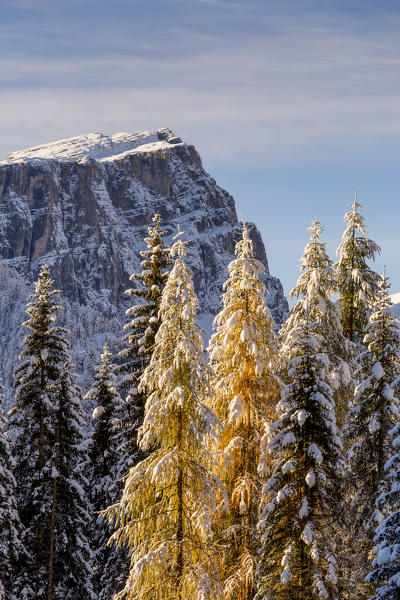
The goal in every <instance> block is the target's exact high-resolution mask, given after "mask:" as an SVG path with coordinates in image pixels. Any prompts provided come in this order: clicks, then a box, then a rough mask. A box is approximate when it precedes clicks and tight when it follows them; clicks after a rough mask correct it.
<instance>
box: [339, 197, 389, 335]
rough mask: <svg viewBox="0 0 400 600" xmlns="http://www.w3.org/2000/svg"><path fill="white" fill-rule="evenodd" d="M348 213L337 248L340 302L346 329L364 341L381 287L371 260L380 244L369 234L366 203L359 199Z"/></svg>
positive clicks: (377, 251) (349, 333)
mask: <svg viewBox="0 0 400 600" xmlns="http://www.w3.org/2000/svg"><path fill="white" fill-rule="evenodd" d="M350 206H351V210H350V211H349V212H347V213H346V214H345V216H344V222H345V223H346V224H347V227H346V229H345V231H344V233H343V237H342V241H341V243H340V245H339V247H338V249H337V254H338V255H339V260H338V262H337V263H336V264H335V270H336V278H337V288H338V302H339V306H340V309H341V314H342V324H343V332H344V335H345V336H346V337H348V338H349V339H350V340H351V341H352V342H356V343H361V342H362V339H363V337H364V332H365V327H366V325H367V321H368V309H369V308H370V307H371V306H372V304H373V302H374V298H375V295H376V293H377V290H378V283H379V275H378V274H377V273H375V272H374V271H372V270H371V269H370V267H369V266H368V264H367V260H374V259H375V256H376V254H379V253H380V251H381V249H380V247H379V246H378V245H377V244H376V243H375V242H374V241H372V240H370V239H369V238H368V237H367V233H366V229H365V224H364V217H363V216H362V215H361V211H362V208H363V207H362V206H361V204H359V203H358V202H357V192H356V193H355V199H354V202H352V204H350Z"/></svg>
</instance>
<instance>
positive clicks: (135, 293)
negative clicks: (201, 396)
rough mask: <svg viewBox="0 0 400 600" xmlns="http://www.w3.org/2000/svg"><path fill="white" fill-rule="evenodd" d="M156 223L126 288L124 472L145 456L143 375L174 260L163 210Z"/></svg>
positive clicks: (122, 421) (121, 431)
mask: <svg viewBox="0 0 400 600" xmlns="http://www.w3.org/2000/svg"><path fill="white" fill-rule="evenodd" d="M153 223H154V225H153V226H149V227H148V232H149V235H148V237H147V238H145V242H146V244H147V250H142V251H141V252H140V255H141V257H142V259H143V260H142V263H141V264H142V267H143V270H142V272H141V273H133V274H132V275H131V277H130V279H131V281H134V282H135V283H137V287H134V288H131V289H128V290H126V292H125V293H126V294H128V295H129V296H132V297H133V298H134V299H135V302H136V303H135V305H134V306H132V307H131V308H129V309H128V310H127V311H126V314H127V316H128V317H130V321H129V322H128V323H127V324H126V325H125V327H124V329H125V331H126V332H127V333H126V335H125V337H124V340H125V342H126V343H127V347H126V348H125V349H124V350H122V351H121V352H120V358H121V359H122V365H121V367H120V371H121V373H122V374H123V380H122V383H121V390H122V392H124V393H123V396H124V397H125V403H124V406H123V407H122V411H121V415H120V425H119V434H118V439H119V444H120V448H119V454H120V467H119V471H120V474H121V475H123V474H125V473H127V471H128V470H129V468H130V467H131V466H133V465H134V464H135V463H136V462H138V461H139V460H140V459H141V458H143V454H142V453H141V451H140V449H139V447H138V443H137V430H138V428H139V427H140V425H142V423H143V418H144V405H145V396H144V394H143V393H141V392H139V390H138V385H139V379H140V377H141V375H142V374H143V372H144V370H145V368H146V367H147V365H148V364H149V361H150V357H151V353H152V350H153V347H154V339H155V335H156V333H157V331H158V328H159V326H160V321H159V318H158V311H159V309H160V302H161V294H162V291H163V289H164V286H165V282H166V280H167V277H168V272H167V268H168V267H169V265H170V264H171V258H170V248H169V247H168V246H167V245H166V244H165V242H164V239H163V238H164V237H165V236H166V235H167V232H166V231H164V230H163V229H161V224H162V219H161V215H160V214H159V213H156V214H155V215H154V217H153Z"/></svg>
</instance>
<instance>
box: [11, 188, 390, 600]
mask: <svg viewBox="0 0 400 600" xmlns="http://www.w3.org/2000/svg"><path fill="white" fill-rule="evenodd" d="M344 221H345V230H344V233H343V237H342V240H341V242H340V245H339V247H338V251H337V262H335V263H333V261H332V260H331V258H330V257H329V256H328V254H327V250H326V245H325V243H324V242H323V241H322V240H321V235H322V232H323V228H322V226H321V224H320V223H319V222H318V221H317V220H315V219H314V220H313V221H312V224H311V226H310V228H309V232H310V239H309V242H308V243H307V245H306V247H305V249H304V253H303V255H302V257H301V259H300V263H299V269H300V276H299V279H298V281H297V284H296V286H295V287H294V289H293V290H292V291H291V292H290V296H291V297H292V298H293V300H294V303H293V308H292V309H291V311H290V313H289V315H288V317H287V319H286V321H285V322H284V323H283V325H282V327H281V328H280V330H279V331H277V327H276V325H275V323H274V321H273V318H272V316H271V313H270V310H269V308H268V306H267V302H266V297H267V293H268V290H267V289H266V286H265V284H264V283H263V275H264V271H265V268H264V266H263V264H262V263H261V262H260V261H259V260H257V259H256V258H255V256H254V249H253V243H252V241H251V237H250V232H249V228H248V227H247V226H246V224H245V223H244V222H243V226H242V228H241V232H240V239H239V241H238V242H237V244H236V249H235V258H234V259H233V260H232V261H231V263H230V264H229V266H228V272H227V278H226V281H225V283H224V287H223V293H222V298H221V309H220V312H219V313H218V314H217V315H216V317H215V321H214V328H213V334H212V336H211V339H210V341H209V343H208V347H207V348H205V347H204V332H203V331H202V330H201V328H200V327H199V326H198V324H197V323H196V314H197V309H198V301H197V298H196V294H195V286H194V282H193V278H192V275H191V273H190V270H189V268H188V266H187V264H186V260H185V257H186V255H187V253H189V252H190V240H186V239H185V234H184V232H181V231H180V230H179V229H178V232H177V234H176V235H175V237H174V240H173V243H172V245H171V247H170V246H168V245H167V244H166V242H165V240H164V238H165V237H166V232H165V231H164V229H163V224H162V219H161V217H160V215H159V214H158V213H157V214H156V215H155V216H154V217H153V222H152V224H151V225H150V226H149V227H148V237H147V238H146V239H145V242H146V245H147V249H146V250H143V251H142V252H141V259H142V263H141V264H142V271H141V272H140V273H133V274H132V276H131V281H132V288H131V289H128V290H126V293H127V294H128V295H129V296H130V297H131V298H132V303H131V307H130V308H129V309H128V310H127V313H126V315H127V322H126V325H125V330H124V332H121V338H122V339H123V342H124V349H123V350H122V351H121V352H120V353H119V355H118V356H113V355H112V353H111V351H110V349H109V347H108V345H107V343H106V344H105V346H104V349H103V353H102V355H101V357H99V360H98V363H99V364H98V365H97V367H96V375H95V378H94V381H93V383H92V387H91V389H90V390H89V391H88V392H87V394H85V395H84V394H83V392H82V390H81V389H80V387H79V385H78V384H77V375H76V374H75V369H74V365H73V364H72V361H71V357H70V341H69V332H68V330H67V329H65V328H63V327H61V326H60V325H59V324H58V317H59V315H60V313H61V311H62V299H60V292H59V291H58V290H56V289H54V285H53V281H52V280H51V277H50V272H49V268H48V266H47V265H46V264H44V265H43V266H42V267H41V271H40V275H39V278H38V280H37V281H36V283H35V291H34V293H33V294H32V295H31V296H30V297H29V299H28V303H27V307H26V313H27V320H26V321H25V322H24V323H23V327H24V328H25V331H26V336H25V338H24V340H23V344H22V348H21V352H20V355H19V359H18V362H17V364H16V365H15V372H14V404H13V406H12V408H11V410H10V411H9V412H8V413H7V414H6V413H5V411H3V412H1V413H0V519H1V527H0V600H34V599H35V600H112V599H114V600H318V599H328V600H368V599H371V600H372V599H373V600H396V599H397V600H398V599H399V598H400V412H399V397H400V396H399V386H400V323H399V322H398V321H397V320H396V318H395V316H394V314H393V311H392V302H391V299H390V295H389V290H390V284H389V280H388V277H387V275H386V273H384V274H383V275H382V276H381V275H379V274H378V273H376V272H375V271H373V269H372V268H371V266H370V263H371V261H373V260H374V258H375V256H376V255H377V253H379V252H380V248H379V246H378V245H377V244H376V243H375V242H374V241H372V240H371V239H369V238H368V236H367V232H366V227H365V222H364V218H363V215H362V206H361V205H360V204H359V203H358V201H357V197H356V198H355V200H354V202H353V203H352V204H351V205H350V210H349V211H348V212H347V213H346V214H345V216H344ZM85 405H90V406H93V407H94V410H93V419H92V423H91V426H90V430H91V433H90V435H89V436H88V434H87V433H86V432H87V430H88V428H87V424H86V423H85V412H84V409H83V407H84V406H85Z"/></svg>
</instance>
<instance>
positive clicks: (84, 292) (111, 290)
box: [0, 129, 287, 385]
mask: <svg viewBox="0 0 400 600" xmlns="http://www.w3.org/2000/svg"><path fill="white" fill-rule="evenodd" d="M156 211H159V212H160V213H161V215H162V217H163V219H164V224H165V227H166V229H167V230H168V233H169V236H170V238H171V237H172V236H173V235H174V234H175V232H176V228H177V225H178V223H179V224H180V226H181V228H182V230H183V231H185V233H186V236H187V239H190V240H192V244H191V247H190V250H191V252H190V256H189V262H190V266H191V268H192V270H193V272H194V277H195V282H196V288H197V293H198V295H199V300H200V306H201V314H200V315H199V318H200V320H201V322H202V323H204V324H206V325H208V324H209V323H211V320H212V316H213V315H214V314H215V313H216V312H217V311H218V310H219V306H220V293H221V286H222V282H223V281H224V280H225V278H226V275H227V273H226V270H225V269H226V266H227V264H228V262H229V261H230V260H231V259H232V257H233V251H234V244H235V240H236V239H237V236H238V225H239V224H238V220H237V215H236V210H235V203H234V200H233V198H232V196H230V195H229V194H228V193H227V192H226V191H224V190H223V189H221V188H220V187H219V186H218V185H217V184H216V182H215V180H214V179H213V178H212V177H211V176H210V175H209V174H208V173H207V172H206V171H205V170H204V169H203V167H202V163H201V159H200V157H199V155H198V153H197V151H196V150H195V148H194V147H193V146H192V145H188V144H185V143H183V142H182V140H181V139H180V138H179V137H177V136H176V135H175V134H174V133H173V132H172V131H170V130H169V129H160V130H157V131H142V132H139V133H136V134H127V133H120V134H116V135H113V136H105V135H101V134H97V133H94V134H89V135H83V136H78V137H75V138H70V139H67V140H61V141H59V142H54V143H50V144H45V145H42V146H38V147H35V148H30V149H28V150H22V151H19V152H14V153H12V154H10V155H9V159H8V160H7V161H4V162H2V163H0V254H1V257H2V260H1V263H2V266H1V270H0V281H1V282H2V289H3V290H7V292H3V300H2V302H0V327H1V328H2V329H1V331H2V332H3V335H2V337H1V340H0V343H1V346H2V348H1V349H2V350H3V352H8V357H9V359H10V362H12V358H13V357H12V356H11V354H12V353H13V352H14V353H15V355H16V354H17V350H18V348H17V346H18V344H16V343H15V340H18V339H19V338H20V337H21V332H20V331H19V330H18V331H17V330H16V328H17V327H18V323H19V318H20V316H21V314H23V310H22V313H21V310H20V307H21V306H23V305H24V304H25V302H26V294H27V291H28V290H31V289H32V282H33V281H34V279H35V278H36V277H37V275H38V271H39V267H40V265H41V264H42V263H43V262H44V261H45V262H47V263H48V264H49V266H50V268H51V273H52V277H53V278H54V279H55V282H56V285H57V287H59V288H60V289H61V290H62V291H63V294H64V297H65V299H66V301H67V302H68V306H67V310H66V316H65V319H66V324H67V325H69V326H70V327H72V329H73V337H74V339H73V344H74V348H75V349H74V352H75V358H76V360H77V363H78V366H79V369H80V372H81V373H84V372H86V367H85V365H86V364H89V363H91V361H92V360H93V363H94V362H96V361H97V360H98V356H96V354H99V352H100V346H101V343H102V341H103V339H104V334H107V335H108V337H109V339H111V342H112V341H113V340H114V341H115V345H116V344H117V340H118V339H119V338H120V337H121V331H122V324H123V322H124V321H125V318H124V311H125V309H126V308H127V306H129V299H128V298H127V297H126V295H124V291H125V290H126V289H127V288H128V287H130V285H129V276H130V274H131V273H132V272H134V271H137V270H140V257H139V251H140V250H141V249H143V248H144V247H145V244H144V241H143V239H144V237H145V236H146V234H147V225H148V224H149V223H150V222H151V217H152V215H153V214H154V213H155V212H156ZM252 237H253V240H254V243H255V248H256V252H257V257H258V258H259V259H260V260H261V261H262V262H263V263H264V264H265V267H266V271H267V276H266V283H267V286H268V289H269V291H270V294H269V296H268V303H269V305H270V307H271V310H272V312H273V315H274V318H275V320H276V321H277V322H278V323H280V322H281V321H282V319H283V317H284V315H285V313H286V311H287V302H286V299H285V297H284V294H283V290H282V286H281V284H280V282H279V280H278V279H276V278H275V277H272V276H271V275H270V274H269V271H268V263H267V258H266V255H265V249H264V244H263V242H262V239H261V236H260V234H259V232H258V231H257V229H256V228H255V227H254V228H253V229H252ZM5 293H7V294H13V297H14V307H15V310H14V312H13V309H12V307H10V306H9V302H8V299H7V297H6V296H5V295H4V294H5ZM17 307H19V308H17ZM1 311H3V312H1ZM11 313H12V314H11ZM17 313H18V319H17V318H16V314H17ZM8 321H10V322H11V323H12V326H10V327H9V328H8V329H7V325H6V323H7V322H8ZM3 328H6V329H7V331H4V329H3ZM10 340H14V347H15V351H14V347H13V349H12V350H10ZM10 369H11V364H10V366H9V367H5V366H4V367H3V373H2V375H3V376H4V377H5V380H6V383H7V384H8V385H10V382H11V371H10ZM83 383H84V384H85V382H84V380H83Z"/></svg>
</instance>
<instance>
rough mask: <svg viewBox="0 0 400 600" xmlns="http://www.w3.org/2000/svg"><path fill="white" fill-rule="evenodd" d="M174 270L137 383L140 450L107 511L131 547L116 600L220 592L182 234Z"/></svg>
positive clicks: (198, 349)
mask: <svg viewBox="0 0 400 600" xmlns="http://www.w3.org/2000/svg"><path fill="white" fill-rule="evenodd" d="M177 237H178V240H177V241H176V243H175V244H174V245H173V247H172V250H171V253H172V255H173V256H175V255H176V260H175V263H174V267H173V269H172V271H171V273H170V275H169V277H168V280H167V283H166V286H165V288H164V290H163V293H162V298H161V305H160V319H161V325H160V328H159V330H158V332H157V334H156V336H155V345H154V350H153V353H152V357H151V360H150V363H149V365H148V367H147V368H146V370H145V372H144V374H143V376H142V379H141V383H140V387H139V390H140V391H143V392H144V391H146V392H147V394H148V396H147V402H146V408H145V419H144V423H143V425H142V426H141V428H140V430H139V443H140V447H141V449H142V450H143V451H144V452H146V453H147V454H148V456H147V457H146V458H144V459H143V460H142V461H141V462H140V463H138V464H137V465H136V466H134V467H132V468H131V470H130V472H129V475H128V476H127V477H126V480H125V487H124V491H123V495H122V499H121V501H120V502H119V503H118V504H116V505H115V506H113V507H111V508H109V509H108V511H107V514H108V516H109V518H111V519H116V521H117V523H118V525H119V529H118V530H117V531H116V533H115V534H114V535H113V538H112V539H114V540H116V541H117V542H118V544H120V545H128V546H129V548H130V549H131V550H132V559H131V569H130V573H129V577H128V580H127V582H126V585H125V588H124V589H123V591H122V592H121V593H120V594H118V595H117V596H116V598H117V599H126V600H186V599H188V598H193V600H216V599H217V598H220V582H219V578H218V569H217V555H216V552H215V551H214V549H213V547H212V545H211V537H212V528H211V518H212V513H213V511H214V507H215V493H216V489H217V488H218V486H219V482H218V480H217V478H216V477H215V476H214V475H213V474H212V472H211V471H210V470H209V463H210V456H209V453H208V452H207V450H206V443H207V440H208V438H209V437H211V436H213V435H215V429H216V426H217V419H216V417H215V415H214V414H213V412H212V411H211V410H210V409H209V408H207V406H206V405H205V404H204V403H203V401H202V399H203V397H204V394H205V393H206V391H207V367H206V365H205V362H204V356H203V343H202V335H201V330H200V329H199V327H198V326H197V325H196V323H195V318H196V310H197V306H198V302H197V299H196V296H195V292H194V286H193V281H192V277H191V275H190V272H189V270H188V268H187V266H186V263H185V261H184V256H185V254H186V247H185V243H184V242H183V241H182V240H181V234H180V233H179V234H178V236H177Z"/></svg>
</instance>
